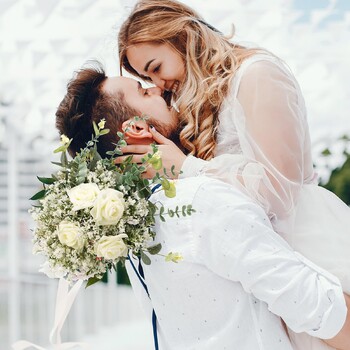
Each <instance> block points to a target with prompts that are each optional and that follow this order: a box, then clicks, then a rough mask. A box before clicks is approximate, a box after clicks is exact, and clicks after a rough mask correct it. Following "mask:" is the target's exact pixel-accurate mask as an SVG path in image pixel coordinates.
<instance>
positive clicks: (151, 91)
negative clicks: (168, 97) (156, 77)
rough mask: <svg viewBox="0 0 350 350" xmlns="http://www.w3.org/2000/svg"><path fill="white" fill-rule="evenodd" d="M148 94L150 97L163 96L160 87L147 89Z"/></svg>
mask: <svg viewBox="0 0 350 350" xmlns="http://www.w3.org/2000/svg"><path fill="white" fill-rule="evenodd" d="M147 93H148V94H149V95H158V96H161V95H162V89H161V88H159V87H158V86H155V87H151V88H148V89H147Z"/></svg>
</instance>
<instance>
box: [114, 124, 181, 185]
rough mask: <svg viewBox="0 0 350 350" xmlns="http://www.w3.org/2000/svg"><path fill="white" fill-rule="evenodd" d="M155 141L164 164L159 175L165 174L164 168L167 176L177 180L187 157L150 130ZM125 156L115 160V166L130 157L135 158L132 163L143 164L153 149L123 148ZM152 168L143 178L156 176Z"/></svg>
mask: <svg viewBox="0 0 350 350" xmlns="http://www.w3.org/2000/svg"><path fill="white" fill-rule="evenodd" d="M150 132H151V133H152V136H153V139H154V141H155V143H157V145H158V149H159V151H160V153H161V158H162V162H163V166H162V169H161V170H160V171H159V173H160V174H161V175H162V174H163V168H165V169H166V172H167V175H168V176H169V177H171V178H174V179H176V178H177V177H178V175H179V173H180V171H181V168H182V164H183V162H184V161H185V159H186V155H185V154H184V153H183V152H182V151H181V150H180V149H179V148H178V147H177V146H176V145H175V143H174V142H172V141H171V140H169V139H167V138H166V137H164V136H163V135H162V134H160V133H159V132H158V131H157V130H156V129H154V128H153V127H151V128H150ZM122 152H123V154H125V156H120V157H118V158H116V159H115V161H114V162H115V164H120V163H122V162H123V161H124V160H125V159H126V158H127V157H129V156H130V155H132V156H133V158H132V162H133V163H138V164H142V158H146V156H147V154H149V153H152V147H151V146H149V145H127V146H125V147H123V148H122ZM173 166H174V167H175V168H174V173H175V175H174V174H172V172H171V168H172V167H173ZM156 172H157V171H156V170H154V169H153V168H152V167H151V166H148V167H147V170H146V171H145V172H144V174H143V176H144V177H145V178H147V179H150V178H152V177H153V176H154V175H155V174H156Z"/></svg>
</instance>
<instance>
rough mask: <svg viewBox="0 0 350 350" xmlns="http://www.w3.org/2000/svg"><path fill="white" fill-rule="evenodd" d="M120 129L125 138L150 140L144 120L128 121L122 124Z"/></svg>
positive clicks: (150, 135)
mask: <svg viewBox="0 0 350 350" xmlns="http://www.w3.org/2000/svg"><path fill="white" fill-rule="evenodd" d="M122 129H123V132H124V134H125V137H126V138H132V139H141V140H142V139H152V138H153V136H152V134H151V133H150V131H149V126H148V124H147V123H146V122H145V121H144V120H134V119H128V120H126V121H125V122H124V123H123V124H122Z"/></svg>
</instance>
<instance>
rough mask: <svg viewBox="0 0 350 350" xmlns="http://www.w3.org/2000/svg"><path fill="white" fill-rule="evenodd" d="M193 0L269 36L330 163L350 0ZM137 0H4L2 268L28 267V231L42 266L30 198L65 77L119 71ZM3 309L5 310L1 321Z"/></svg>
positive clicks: (247, 37) (347, 92)
mask: <svg viewBox="0 0 350 350" xmlns="http://www.w3.org/2000/svg"><path fill="white" fill-rule="evenodd" d="M185 2H186V4H188V5H190V6H192V7H194V8H195V9H196V10H198V11H199V12H200V13H201V14H202V15H203V16H204V18H205V19H206V20H207V21H208V22H209V23H211V24H212V25H214V26H215V27H217V28H218V29H220V30H221V31H223V32H225V33H229V32H230V29H231V24H232V23H234V24H235V26H236V40H238V41H239V42H242V43H244V42H249V43H256V44H258V45H260V46H263V47H265V48H267V49H269V50H270V51H272V52H274V53H275V54H277V55H278V56H280V57H282V58H283V59H284V60H285V61H286V62H287V63H288V64H289V65H290V67H291V68H292V70H293V71H294V73H295V75H296V77H297V79H298V81H299V83H300V85H301V88H302V90H303V92H304V96H305V100H306V105H307V108H308V111H309V122H310V130H311V137H312V141H313V144H314V155H315V160H316V164H318V165H319V166H320V168H321V172H322V164H323V161H322V159H321V158H320V157H319V153H320V151H321V150H322V149H323V148H324V147H326V146H331V148H332V147H333V148H336V147H337V143H336V142H335V141H334V140H336V138H337V137H339V136H341V135H343V134H344V133H348V134H350V115H349V113H350V112H349V111H350V84H349V81H350V65H349V64H348V62H349V61H350V1H349V0H221V1H216V0H189V1H185ZM134 3H135V1H134V0H79V1H78V0H77V1H72V0H0V167H1V168H0V191H1V193H0V272H1V271H3V273H4V274H5V275H6V273H9V274H10V275H11V276H16V274H18V273H19V272H21V271H22V270H23V267H21V266H19V265H18V264H17V263H16V261H17V259H22V260H23V255H21V254H22V253H23V252H21V253H20V252H19V249H20V244H19V242H20V239H19V237H20V236H21V237H22V238H23V237H25V238H26V245H25V246H26V248H21V249H22V250H23V249H24V250H23V251H24V252H26V254H27V255H26V259H27V260H25V263H23V261H22V265H23V266H24V265H25V268H24V270H25V271H27V270H29V271H31V269H32V271H35V270H36V268H37V263H36V261H34V260H33V261H34V262H31V263H29V265H28V264H27V262H28V261H29V262H30V261H31V260H30V259H31V257H30V232H29V228H30V225H31V224H30V221H29V218H28V216H27V215H26V214H25V212H26V210H27V208H28V207H29V205H30V203H29V201H28V200H27V198H28V197H29V195H30V194H32V193H33V192H34V191H35V189H36V188H35V186H36V185H35V184H36V180H35V176H34V175H35V174H38V175H48V174H49V171H50V169H48V165H47V164H48V161H49V160H51V159H52V149H53V148H54V147H55V145H54V144H55V143H56V142H57V132H56V130H55V127H54V122H55V116H54V115H55V110H56V107H57V106H58V104H59V102H60V101H61V99H62V97H63V94H64V92H65V85H66V83H67V81H68V80H69V78H70V77H71V76H72V72H73V71H74V70H76V69H79V68H80V67H81V66H82V65H83V64H84V62H86V61H87V60H88V59H91V58H97V59H99V60H101V61H102V62H103V63H104V64H105V66H106V68H107V73H108V74H109V75H116V74H118V71H119V65H118V60H117V42H116V37H117V32H118V27H119V25H120V23H121V21H122V20H123V18H124V17H125V16H126V14H127V13H128V11H129V10H130V8H131V7H132V6H133V4H134ZM10 145H11V146H10ZM340 160H341V157H334V158H332V160H331V161H332V162H333V163H334V164H338V163H339V162H340ZM39 171H40V173H39ZM6 242H7V243H6ZM9 252H10V253H9ZM28 266H30V268H28ZM21 269H22V270H21ZM22 272H23V271H22ZM27 272H28V271H27ZM0 280H1V276H0ZM0 287H1V286H0ZM0 299H1V288H0ZM2 314H3V313H2V311H1V310H0V325H2V323H1V321H2Z"/></svg>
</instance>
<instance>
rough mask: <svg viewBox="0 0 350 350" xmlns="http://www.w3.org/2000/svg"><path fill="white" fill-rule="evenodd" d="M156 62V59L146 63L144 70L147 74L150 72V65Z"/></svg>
mask: <svg viewBox="0 0 350 350" xmlns="http://www.w3.org/2000/svg"><path fill="white" fill-rule="evenodd" d="M154 60H155V58H153V60H150V61H148V62H147V63H146V65H145V68H144V69H143V70H144V71H145V72H147V71H148V68H149V66H150V64H151V63H152V62H153V61H154Z"/></svg>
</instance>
